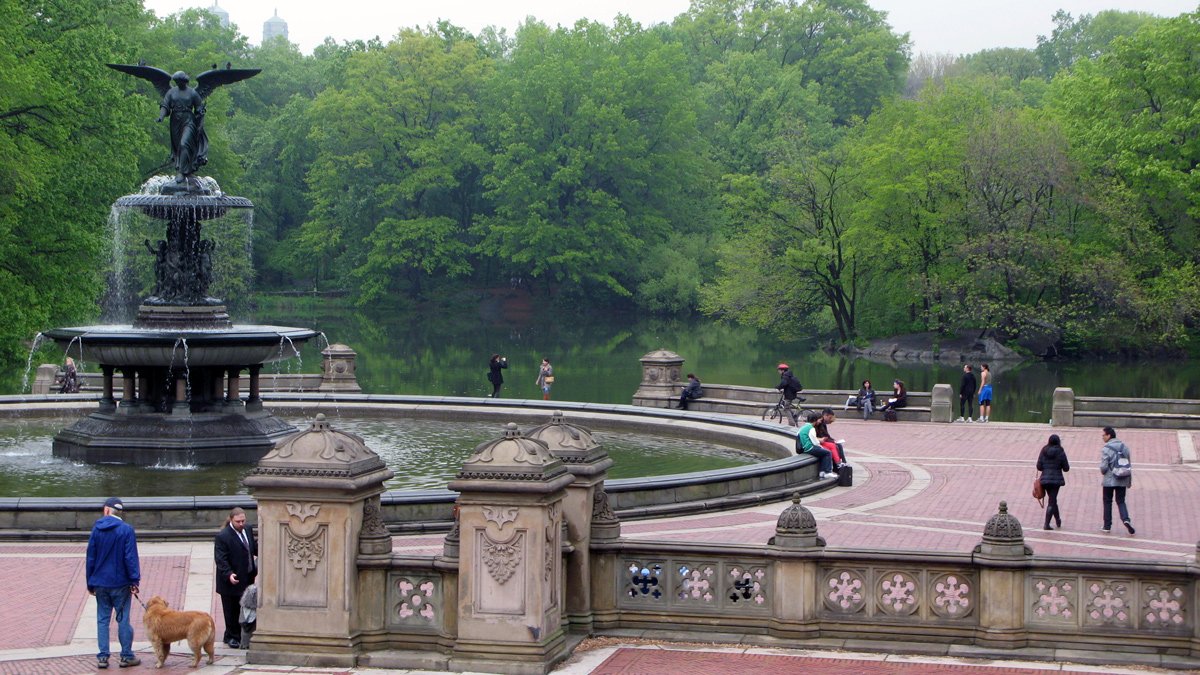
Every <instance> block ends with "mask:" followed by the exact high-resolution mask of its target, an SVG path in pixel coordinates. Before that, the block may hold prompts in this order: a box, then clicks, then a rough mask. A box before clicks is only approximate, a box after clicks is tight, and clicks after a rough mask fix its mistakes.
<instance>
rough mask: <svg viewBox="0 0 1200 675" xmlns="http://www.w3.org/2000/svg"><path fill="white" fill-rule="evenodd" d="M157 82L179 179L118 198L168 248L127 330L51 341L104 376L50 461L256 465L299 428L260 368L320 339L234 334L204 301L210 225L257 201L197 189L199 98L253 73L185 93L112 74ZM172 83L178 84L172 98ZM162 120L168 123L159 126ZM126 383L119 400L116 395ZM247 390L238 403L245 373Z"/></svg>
mask: <svg viewBox="0 0 1200 675" xmlns="http://www.w3.org/2000/svg"><path fill="white" fill-rule="evenodd" d="M113 67H114V68H116V69H117V70H121V71H123V72H128V73H131V74H134V75H138V76H139V77H144V78H146V79H149V80H151V81H152V82H154V84H155V86H156V87H157V88H158V89H159V92H160V93H162V94H163V103H162V108H163V116H166V115H167V114H170V116H171V148H172V160H173V161H174V163H175V166H176V170H177V175H176V178H175V180H174V181H172V180H170V179H167V180H166V181H157V182H154V181H152V183H151V184H157V185H158V186H159V188H158V190H157V193H156V194H146V193H141V194H136V195H127V196H125V197H121V198H120V199H118V200H117V201H116V203H115V207H117V208H118V209H137V210H140V211H141V212H142V213H144V214H146V215H148V216H150V217H151V218H154V219H157V220H162V221H165V223H166V238H165V239H161V240H159V241H158V243H157V246H151V251H152V253H153V254H154V257H155V260H154V279H155V283H154V290H153V292H152V293H151V295H150V296H149V297H147V298H145V299H144V300H143V301H142V302H141V305H140V306H139V307H138V311H137V318H136V320H135V321H134V322H133V324H132V325H124V326H120V325H112V326H85V327H76V328H58V329H55V330H51V331H47V332H46V335H47V336H48V337H50V338H52V339H53V340H54V341H55V342H57V343H58V344H60V345H62V346H63V347H64V349H66V350H67V351H68V352H70V353H74V352H75V350H78V356H79V358H80V359H81V360H84V361H86V362H89V363H95V364H98V365H99V366H100V368H101V370H102V372H103V373H104V393H103V397H102V398H101V401H100V407H99V409H98V410H96V411H95V412H93V413H91V414H89V415H88V416H87V417H84V418H82V419H80V420H79V421H78V422H76V423H75V424H73V425H71V426H70V427H68V428H66V429H64V430H63V431H61V432H60V433H59V434H58V435H57V436H55V438H54V455H55V456H57V457H67V458H71V459H78V460H82V461H86V462H117V463H122V464H138V465H156V464H184V465H190V464H217V463H226V462H256V461H258V460H259V459H260V458H261V457H262V456H263V455H264V454H266V453H267V451H269V450H270V449H271V448H272V446H273V445H274V443H275V441H277V440H278V439H280V438H282V437H284V436H286V435H288V434H290V433H293V432H294V431H296V429H295V427H293V426H291V425H290V424H288V423H286V422H284V421H283V420H280V419H278V418H276V417H274V416H273V415H271V414H270V413H268V412H267V411H265V410H264V409H263V405H262V399H261V398H260V397H259V374H260V372H261V370H262V367H263V364H264V363H269V362H273V361H278V360H282V359H286V358H290V357H293V356H294V355H295V354H296V353H297V352H296V349H297V348H298V347H299V346H300V345H301V344H302V343H304V342H305V341H307V340H309V339H311V338H313V337H314V336H316V335H317V333H316V332H315V331H312V330H308V329H304V328H287V327H281V326H258V325H234V324H232V323H231V322H230V320H229V313H228V311H227V310H226V307H225V304H224V302H223V301H222V300H220V299H218V298H213V297H210V296H209V295H208V290H209V285H210V283H211V282H212V276H213V265H212V258H213V251H214V249H215V248H216V244H215V242H213V241H212V240H209V239H204V238H203V235H202V228H203V224H204V222H205V221H208V220H213V219H216V218H220V217H223V216H224V215H225V214H226V213H228V212H229V211H230V210H231V209H252V208H253V204H251V203H250V200H248V199H245V198H243V197H232V196H227V195H225V194H223V193H221V192H220V190H219V188H217V187H216V183H215V181H212V180H211V179H203V180H201V179H199V178H198V177H196V176H195V175H194V173H195V170H196V169H197V168H199V166H202V165H203V164H204V163H205V161H206V158H205V155H206V154H207V147H208V141H207V137H206V136H205V134H204V127H203V117H204V101H203V97H204V96H206V95H207V94H208V93H210V92H211V91H212V90H213V89H214V88H215V87H216V86H219V85H221V84H226V83H229V82H235V81H237V80H239V79H245V78H247V77H250V76H252V75H254V74H255V73H257V72H258V71H257V70H232V69H229V68H228V67H227V68H226V69H224V70H216V69H214V70H210V71H207V72H205V73H202V74H201V75H200V76H199V77H198V78H197V87H196V88H194V89H188V88H187V76H186V75H184V74H183V73H176V74H175V75H174V76H171V75H168V74H167V73H166V72H164V71H161V70H158V69H157V68H149V67H146V66H140V65H139V66H113ZM172 79H174V81H175V82H176V84H177V85H178V86H177V87H176V88H171V86H170V82H171V80H172ZM160 119H161V116H160ZM117 373H120V376H121V397H120V401H119V402H118V401H117V398H116V395H115V391H114V379H115V377H116V374H117ZM243 373H246V374H247V376H248V380H249V387H248V389H249V391H248V392H247V393H248V396H247V397H246V399H245V400H243V399H242V396H241V381H242V374H243Z"/></svg>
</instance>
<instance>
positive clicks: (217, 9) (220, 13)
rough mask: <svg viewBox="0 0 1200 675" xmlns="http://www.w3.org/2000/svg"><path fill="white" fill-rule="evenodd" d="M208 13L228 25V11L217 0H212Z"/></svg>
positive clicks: (222, 23) (223, 24)
mask: <svg viewBox="0 0 1200 675" xmlns="http://www.w3.org/2000/svg"><path fill="white" fill-rule="evenodd" d="M208 13H209V14H215V15H216V17H217V18H218V19H220V20H221V25H222V26H225V27H228V26H229V12H226V11H225V10H223V9H221V6H220V5H218V4H217V0H213V4H212V7H209V8H208ZM284 30H285V31H286V30H287V29H286V28H285V29H284Z"/></svg>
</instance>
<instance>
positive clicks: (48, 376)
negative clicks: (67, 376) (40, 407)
mask: <svg viewBox="0 0 1200 675" xmlns="http://www.w3.org/2000/svg"><path fill="white" fill-rule="evenodd" d="M56 379H58V365H57V364H54V363H43V364H41V365H40V366H38V367H37V374H36V375H34V377H33V384H31V385H30V386H29V393H30V394H33V395H34V396H45V395H46V394H49V393H51V392H52V391H53V390H54V381H55V380H56ZM55 393H57V392H55Z"/></svg>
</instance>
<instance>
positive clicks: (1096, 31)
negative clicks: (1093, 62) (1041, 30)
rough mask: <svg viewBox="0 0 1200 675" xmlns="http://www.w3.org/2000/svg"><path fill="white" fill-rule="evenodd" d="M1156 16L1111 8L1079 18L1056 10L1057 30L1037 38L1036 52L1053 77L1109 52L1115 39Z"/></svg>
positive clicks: (1046, 70) (1045, 73) (1136, 28)
mask: <svg viewBox="0 0 1200 675" xmlns="http://www.w3.org/2000/svg"><path fill="white" fill-rule="evenodd" d="M1157 18H1158V17H1155V16H1154V15H1153V14H1150V13H1148V12H1122V11H1119V10H1113V9H1110V10H1106V11H1103V12H1099V13H1097V14H1095V15H1092V14H1084V15H1083V16H1081V17H1079V18H1078V19H1076V18H1074V17H1073V16H1071V14H1070V13H1069V12H1066V11H1064V10H1061V9H1060V10H1058V11H1057V12H1055V13H1054V30H1053V31H1052V32H1051V33H1050V36H1049V37H1046V36H1045V35H1039V36H1038V38H1037V48H1036V49H1035V52H1036V53H1037V57H1038V59H1039V60H1040V61H1041V64H1042V72H1043V74H1044V75H1045V76H1046V77H1047V78H1050V77H1053V76H1054V75H1055V73H1057V72H1058V71H1060V70H1066V69H1068V68H1070V67H1071V66H1073V65H1075V63H1077V62H1079V61H1084V60H1089V59H1095V58H1097V57H1099V56H1100V55H1101V54H1103V53H1104V52H1106V51H1107V50H1108V49H1109V47H1110V45H1111V44H1112V42H1113V41H1114V40H1115V39H1116V38H1118V37H1128V36H1131V35H1133V34H1134V33H1136V32H1137V31H1138V29H1140V28H1141V27H1142V26H1144V25H1146V24H1148V23H1151V22H1153V21H1155V20H1156V19H1157Z"/></svg>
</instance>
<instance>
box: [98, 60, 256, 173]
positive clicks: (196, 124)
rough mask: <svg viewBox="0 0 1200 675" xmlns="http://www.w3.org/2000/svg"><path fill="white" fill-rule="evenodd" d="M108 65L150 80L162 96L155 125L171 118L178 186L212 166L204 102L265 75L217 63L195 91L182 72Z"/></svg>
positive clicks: (201, 77)
mask: <svg viewBox="0 0 1200 675" xmlns="http://www.w3.org/2000/svg"><path fill="white" fill-rule="evenodd" d="M107 65H108V67H109V68H112V69H114V70H119V71H121V72H122V73H128V74H130V75H136V76H137V77H140V78H142V79H144V80H149V81H150V83H151V84H153V85H154V88H155V89H157V90H158V93H159V94H161V95H162V102H161V103H159V104H158V107H159V114H158V119H157V120H155V121H156V122H161V121H163V119H164V118H166V117H167V116H168V115H169V116H170V117H171V162H172V164H174V165H175V182H176V183H183V182H185V181H186V180H187V178H188V176H191V175H192V174H194V173H196V171H197V170H199V169H200V167H202V166H204V165H205V164H207V163H208V134H206V133H205V132H204V99H206V98H208V95H209V94H211V93H212V92H213V90H214V89H216V88H217V87H219V86H221V85H223V84H232V83H234V82H239V81H241V80H245V79H248V78H251V77H254V76H255V75H257V74H259V73H260V72H262V70H261V69H260V68H232V67H231V64H229V63H228V62H227V63H226V64H225V68H223V69H218V68H217V64H215V63H214V64H213V67H212V69H211V70H206V71H204V72H203V73H200V75H199V76H197V77H196V86H195V87H193V88H188V76H187V73H185V72H183V71H182V70H181V71H179V72H177V73H175V74H174V75H170V74H168V73H167V71H165V70H160V69H158V68H154V67H152V66H147V65H142V64H138V65H124V64H119V63H109V64H107ZM172 81H174V82H175V87H174V88H172V87H171V82H172Z"/></svg>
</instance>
